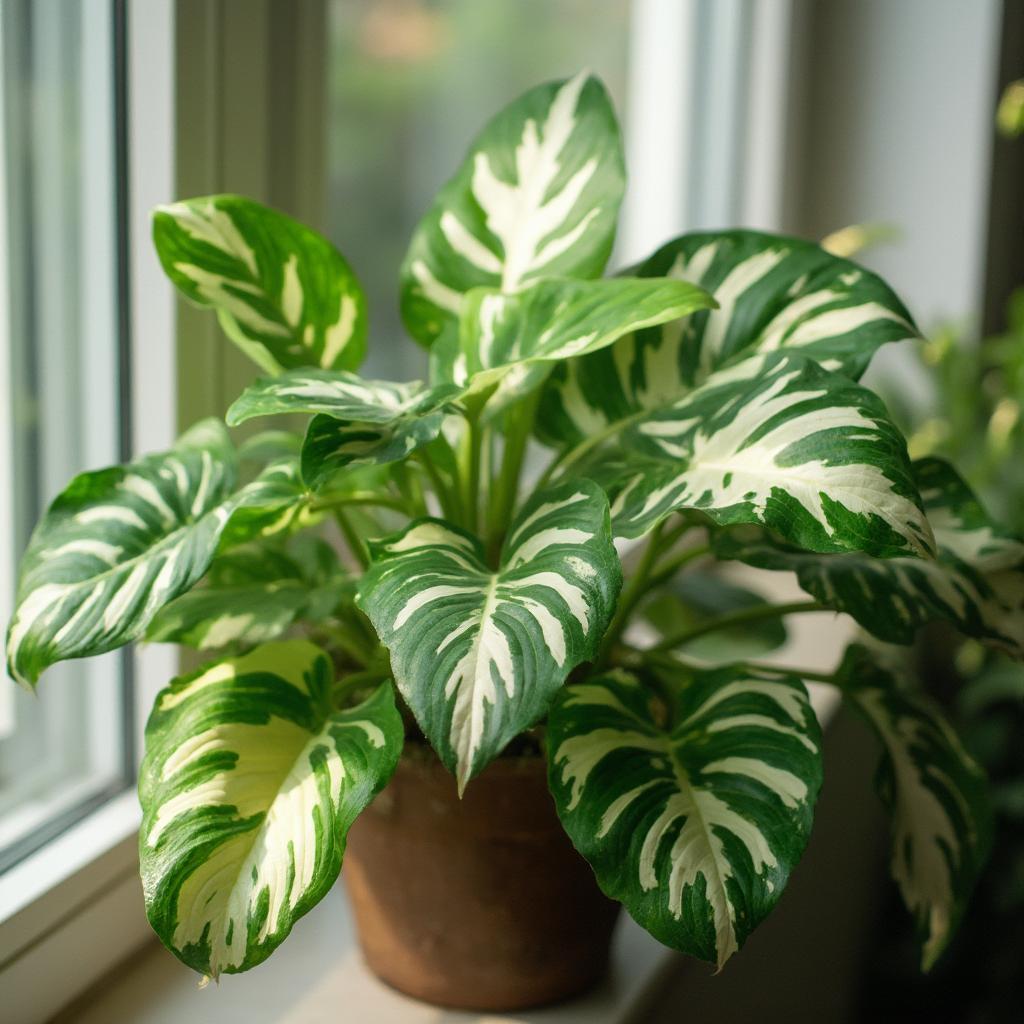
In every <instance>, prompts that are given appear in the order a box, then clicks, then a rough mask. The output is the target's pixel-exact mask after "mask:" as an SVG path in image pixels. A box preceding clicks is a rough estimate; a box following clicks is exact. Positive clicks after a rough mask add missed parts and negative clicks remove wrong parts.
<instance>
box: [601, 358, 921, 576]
mask: <svg viewBox="0 0 1024 1024" xmlns="http://www.w3.org/2000/svg"><path fill="white" fill-rule="evenodd" d="M622 442H623V444H624V445H625V446H626V447H627V449H630V450H631V451H630V453H629V455H628V463H627V468H626V471H625V473H624V474H623V475H622V477H621V478H620V480H619V481H618V483H617V484H616V486H615V487H614V491H615V500H614V501H613V503H612V518H613V522H614V524H615V531H616V534H617V535H619V536H623V537H637V536H640V535H641V534H643V533H645V532H646V531H647V530H649V529H651V527H653V526H654V525H655V524H656V523H657V522H659V521H660V520H661V519H663V518H664V517H665V516H666V515H668V514H669V513H670V512H672V511H673V510H675V509H684V508H686V509H699V510H700V511H702V512H704V513H705V514H706V515H708V516H709V517H710V518H711V519H713V520H714V521H715V522H717V523H719V524H722V525H727V524H733V523H760V524H762V525H765V526H769V527H771V528H772V529H774V530H776V531H777V532H778V533H779V534H780V535H782V536H783V537H785V538H786V539H787V540H789V541H791V542H792V543H794V544H797V545H799V546H800V547H804V548H807V549H809V550H812V551H849V550H862V551H866V552H868V553H869V554H873V555H878V556H884V557H888V556H892V555H898V554H902V553H909V554H931V552H932V550H933V541H932V536H931V529H930V527H929V525H928V522H927V520H926V519H925V516H924V513H923V511H922V509H921V501H920V497H919V495H918V494H917V490H916V488H915V486H914V482H913V478H912V475H911V471H910V461H909V459H908V457H907V451H906V442H905V441H904V440H903V437H902V435H901V434H900V433H899V431H898V430H897V429H896V427H895V426H894V425H893V424H892V422H891V421H890V420H889V418H888V414H887V413H886V410H885V406H884V405H883V404H882V403H881V401H880V400H879V399H878V398H877V397H876V396H875V395H873V394H872V393H871V392H870V391H868V390H867V389H865V388H863V387H861V386H860V385H858V384H854V383H853V382H852V381H850V380H848V379H847V378H845V377H841V376H839V375H838V374H833V373H828V372H827V371H825V370H823V369H822V368H821V367H820V366H818V365H817V364H815V363H812V362H811V361H809V360H807V359H804V358H802V357H800V356H795V355H786V354H783V353H778V354H773V355H769V356H753V357H752V358H750V359H748V360H745V361H744V362H742V363H739V364H737V365H736V366H734V367H732V368H730V369H729V370H721V371H719V372H718V373H717V374H715V375H714V376H713V377H712V378H711V379H710V380H709V381H708V382H707V383H706V384H704V385H703V386H702V387H700V388H698V389H696V390H695V391H693V392H692V393H691V394H690V395H688V396H687V397H686V398H683V399H681V400H680V401H678V402H677V403H675V405H672V406H669V407H668V408H666V409H663V410H659V411H656V412H652V413H645V414H643V415H642V416H640V417H637V418H636V419H635V420H634V422H633V424H632V425H631V426H630V427H629V429H628V430H627V431H625V432H624V434H623V436H622Z"/></svg>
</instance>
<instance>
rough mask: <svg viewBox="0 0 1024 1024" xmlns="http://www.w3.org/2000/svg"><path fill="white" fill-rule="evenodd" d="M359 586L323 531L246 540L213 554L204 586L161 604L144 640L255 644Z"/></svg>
mask: <svg viewBox="0 0 1024 1024" xmlns="http://www.w3.org/2000/svg"><path fill="white" fill-rule="evenodd" d="M354 590H355V584H354V581H353V580H352V579H351V578H349V577H348V576H347V575H346V574H345V573H344V572H343V571H342V569H341V566H340V565H339V563H338V558H337V555H336V554H335V552H334V551H333V550H332V549H331V547H330V545H328V544H327V543H326V542H325V541H322V540H320V539H319V538H317V537H313V536H310V535H307V534H303V535H299V536H296V537H293V538H291V540H290V542H289V544H288V545H287V546H281V547H268V546H266V545H264V544H243V545H241V546H240V547H236V548H233V549H231V550H230V551H228V552H226V553H225V554H222V555H218V556H217V557H216V558H215V559H214V560H213V562H212V563H211V565H210V569H209V572H208V573H207V576H206V580H205V582H204V585H203V586H201V587H197V588H196V589H195V590H191V591H189V592H188V593H187V594H182V595H181V596H180V597H177V598H175V599H174V600H173V601H171V603H170V604H168V605H166V606H165V607H164V608H162V609H161V610H160V611H159V612H158V613H157V615H156V617H155V618H154V619H153V621H152V622H151V623H150V624H149V628H148V629H147V630H146V639H147V640H155V641H159V642H163V643H179V644H187V645H189V646H190V647H198V648H204V649H210V648H217V647H229V646H233V647H253V646H255V645H256V644H261V643H266V642H267V641H268V640H275V639H277V638H278V637H279V636H281V635H282V634H283V633H284V632H285V631H286V630H287V629H288V628H289V627H290V626H292V625H293V624H294V623H295V622H297V621H298V620H300V619H308V620H310V621H313V622H317V621H319V620H321V619H323V618H326V617H327V616H329V615H330V613H331V611H332V610H333V608H334V607H335V606H336V605H337V604H338V602H339V601H340V600H341V599H342V597H343V596H344V595H346V594H351V593H354Z"/></svg>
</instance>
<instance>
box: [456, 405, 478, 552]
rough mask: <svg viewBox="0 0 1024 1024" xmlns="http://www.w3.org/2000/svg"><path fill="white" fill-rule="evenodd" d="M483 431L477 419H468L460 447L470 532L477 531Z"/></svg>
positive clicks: (465, 522)
mask: <svg viewBox="0 0 1024 1024" xmlns="http://www.w3.org/2000/svg"><path fill="white" fill-rule="evenodd" d="M482 443H483V432H482V431H481V429H480V427H479V425H478V423H477V421H476V419H475V418H474V419H467V420H466V433H465V434H464V435H463V437H462V443H461V445H460V448H459V470H460V474H461V477H462V480H461V482H462V486H463V491H462V512H463V525H464V526H465V527H466V529H467V530H469V532H470V533H476V532H477V527H478V522H477V516H478V510H479V506H480V451H481V446H482Z"/></svg>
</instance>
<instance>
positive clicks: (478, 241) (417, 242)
mask: <svg viewBox="0 0 1024 1024" xmlns="http://www.w3.org/2000/svg"><path fill="white" fill-rule="evenodd" d="M624 185H625V168H624V165H623V157H622V144H621V141H620V138H619V129H618V125H617V123H616V120H615V114H614V112H613V110H612V107H611V103H610V102H609V100H608V96H607V94H606V93H605V91H604V88H603V87H602V86H601V84H600V82H598V81H597V79H595V78H592V77H588V76H587V75H586V74H579V75H577V76H576V77H575V78H572V79H570V80H568V81H565V82H553V83H551V84H548V85H542V86H538V87H537V88H535V89H532V90H530V91H529V92H527V93H526V94H525V95H523V96H521V97H520V98H519V99H517V100H516V101H515V102H514V103H512V104H511V105H510V106H508V107H506V108H505V109H504V110H503V111H501V112H500V113H499V114H498V115H497V116H496V117H494V118H493V119H492V120H491V121H490V123H489V124H488V125H487V126H486V127H485V128H484V129H483V131H482V132H481V133H480V135H479V136H478V137H477V138H476V140H475V141H474V142H473V143H472V145H471V146H470V151H469V153H468V155H467V157H466V159H465V161H464V162H463V164H462V166H461V167H460V168H459V170H458V172H457V173H456V174H455V177H454V178H452V179H451V181H449V182H448V183H447V184H446V185H445V186H444V187H443V188H442V189H441V191H440V193H438V196H437V199H436V201H435V202H434V205H433V206H432V207H431V209H430V211H429V212H428V213H427V215H426V217H424V219H423V220H422V221H421V223H420V225H419V226H418V227H417V229H416V232H415V234H414V235H413V239H412V243H411V245H410V247H409V252H408V254H407V256H406V259H405V262H404V264H403V266H402V315H403V318H404V320H405V324H406V326H407V327H408V329H409V332H410V334H412V336H413V337H414V338H416V339H417V340H418V341H420V342H422V343H423V344H425V345H430V344H431V343H432V342H433V341H434V340H435V339H436V338H437V337H438V335H439V334H440V333H441V332H442V331H443V330H444V329H445V328H446V327H450V326H451V325H453V324H454V323H455V322H456V321H457V319H458V317H459V314H460V312H461V310H462V305H463V299H464V296H465V293H466V292H468V291H469V290H470V289H471V288H475V287H478V286H484V287H487V288H498V289H500V290H502V291H515V290H516V289H517V288H519V287H520V286H521V285H523V284H526V283H528V282H530V281H532V280H534V279H536V278H537V277H541V276H550V275H562V276H567V277H597V276H599V275H600V273H601V271H602V270H603V269H604V265H605V263H606V262H607V259H608V254H609V253H610V252H611V247H612V239H613V238H614V234H615V220H616V216H617V214H618V208H619V204H620V202H621V201H622V193H623V189H624Z"/></svg>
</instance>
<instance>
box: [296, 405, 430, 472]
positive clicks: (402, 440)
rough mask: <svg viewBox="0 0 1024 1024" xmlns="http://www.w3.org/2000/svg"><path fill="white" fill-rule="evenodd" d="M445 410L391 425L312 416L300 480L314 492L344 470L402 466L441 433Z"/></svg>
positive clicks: (304, 449)
mask: <svg viewBox="0 0 1024 1024" xmlns="http://www.w3.org/2000/svg"><path fill="white" fill-rule="evenodd" d="M447 415H448V413H447V411H446V410H444V409H437V410H435V411H434V412H429V413H422V414H419V415H406V416H401V417H399V418H397V419H395V420H393V421H392V422H391V423H353V422H346V421H345V420H336V419H335V418H334V417H333V416H314V417H313V419H312V421H311V422H310V424H309V430H308V431H307V432H306V440H305V442H304V443H303V446H302V478H303V480H305V481H306V483H307V484H308V485H309V486H310V487H312V488H313V489H314V490H316V489H317V488H320V487H322V486H323V485H324V484H325V483H326V482H327V481H328V480H330V479H331V478H332V477H334V475H335V474H336V473H337V472H338V470H339V469H343V468H344V467H345V466H375V465H381V464H384V463H388V462H401V461H402V459H405V458H407V457H408V456H409V455H411V454H412V453H413V452H414V451H416V449H417V448H421V447H423V445H426V444H429V443H430V442H431V441H433V440H434V439H435V438H436V437H437V435H438V434H440V433H441V425H442V424H443V423H444V419H445V416H447Z"/></svg>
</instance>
